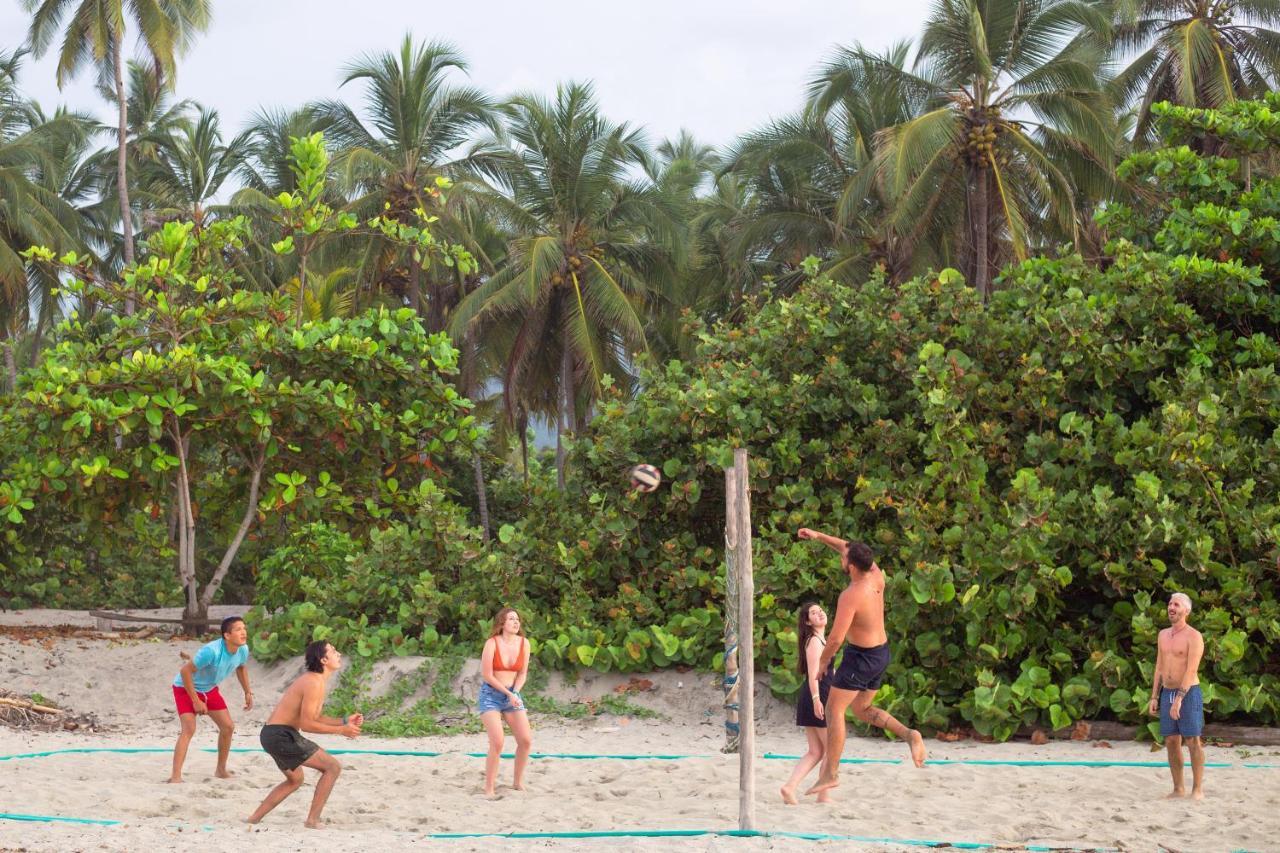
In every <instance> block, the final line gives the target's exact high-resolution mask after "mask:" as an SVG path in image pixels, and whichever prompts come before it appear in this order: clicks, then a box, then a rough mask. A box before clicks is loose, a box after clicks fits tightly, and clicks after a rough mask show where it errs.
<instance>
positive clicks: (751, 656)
mask: <svg viewBox="0 0 1280 853" xmlns="http://www.w3.org/2000/svg"><path fill="white" fill-rule="evenodd" d="M733 470H734V475H733V480H734V482H733V486H734V494H735V499H734V506H733V509H734V516H733V517H734V519H735V520H734V522H733V524H734V533H735V534H736V537H735V540H734V548H733V551H734V561H733V562H734V567H735V569H736V572H735V574H737V576H738V636H739V641H738V708H739V712H738V730H739V734H738V828H739V829H743V830H754V829H755V825H756V804H755V797H756V748H755V747H756V722H755V640H754V637H755V579H754V574H753V571H754V569H753V566H752V561H751V483H750V480H749V477H748V475H747V451H746V449H745V448H738V449H736V450H734V451H733Z"/></svg>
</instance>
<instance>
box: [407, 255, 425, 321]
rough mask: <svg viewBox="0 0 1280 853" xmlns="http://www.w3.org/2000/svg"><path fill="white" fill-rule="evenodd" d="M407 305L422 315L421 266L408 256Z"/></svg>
mask: <svg viewBox="0 0 1280 853" xmlns="http://www.w3.org/2000/svg"><path fill="white" fill-rule="evenodd" d="M409 307H410V308H412V309H413V313H415V314H417V315H418V316H419V317H421V316H422V268H421V267H420V266H418V265H417V264H416V263H414V261H413V258H409Z"/></svg>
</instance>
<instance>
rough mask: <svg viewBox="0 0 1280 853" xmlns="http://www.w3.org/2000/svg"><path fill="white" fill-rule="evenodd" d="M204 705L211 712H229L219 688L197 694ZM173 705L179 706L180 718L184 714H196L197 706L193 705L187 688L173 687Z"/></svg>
mask: <svg viewBox="0 0 1280 853" xmlns="http://www.w3.org/2000/svg"><path fill="white" fill-rule="evenodd" d="M196 695H197V696H199V697H200V698H201V699H203V700H204V704H205V705H206V706H207V707H208V708H209V710H210V711H225V710H227V701H226V700H225V699H223V698H222V694H221V693H219V692H218V688H216V687H215V688H213V689H212V690H210V691H209V692H208V693H197V694H196ZM173 704H175V705H177V706H178V716H179V717H181V716H182V715H183V714H194V713H195V712H196V706H195V705H192V704H191V697H190V696H188V695H187V688H185V687H179V686H178V685H176V684H175V685H173Z"/></svg>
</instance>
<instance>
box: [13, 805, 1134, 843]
mask: <svg viewBox="0 0 1280 853" xmlns="http://www.w3.org/2000/svg"><path fill="white" fill-rule="evenodd" d="M0 820H14V821H23V822H28V823H77V824H91V825H96V826H120V825H122V823H123V822H122V821H118V820H98V819H94V818H81V817H55V816H47V815H29V814H9V813H4V812H0ZM206 829H212V827H206ZM711 835H716V836H726V837H730V838H796V839H799V840H802V841H852V842H858V843H862V844H897V845H901V846H904V847H948V848H953V849H957V850H988V849H991V848H994V847H998V846H1000V844H997V843H995V842H989V841H934V840H923V839H918V838H878V837H872V836H864V835H832V834H828V833H824V832H772V831H769V830H759V829H598V830H579V831H569V832H433V833H429V834H427V835H426V836H425V837H426V838H431V839H435V840H442V841H443V840H461V839H467V838H510V839H513V840H534V839H547V840H552V839H557V838H563V839H569V838H696V837H700V836H711ZM1023 849H1025V850H1032V851H1043V852H1044V853H1048V851H1060V850H1064V849H1066V850H1074V851H1078V852H1079V853H1111V851H1113V850H1114V848H1110V847H1071V848H1063V847H1046V846H1042V845H1036V844H1032V845H1028V846H1026V847H1024V848H1023Z"/></svg>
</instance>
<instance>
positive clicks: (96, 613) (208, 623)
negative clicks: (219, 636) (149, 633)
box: [89, 610, 222, 628]
mask: <svg viewBox="0 0 1280 853" xmlns="http://www.w3.org/2000/svg"><path fill="white" fill-rule="evenodd" d="M89 615H90V616H93V617H96V618H98V619H102V620H105V621H109V622H145V623H150V624H160V625H191V624H195V625H203V626H204V627H205V628H215V627H218V626H221V625H222V620H221V619H199V620H196V621H195V622H194V623H193V622H191V621H190V620H187V619H162V618H160V617H159V616H131V615H129V614H127V613H108V612H107V611H105V610H90V611H89Z"/></svg>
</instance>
